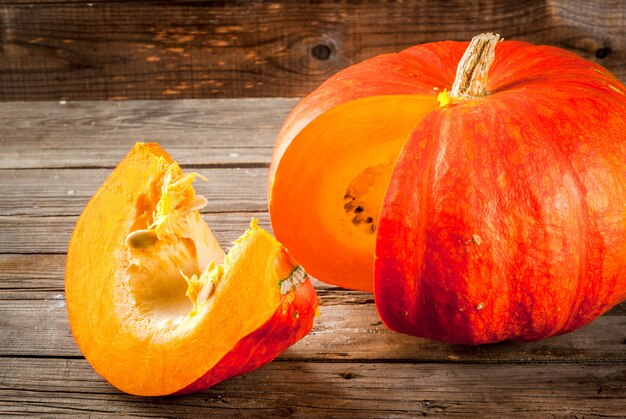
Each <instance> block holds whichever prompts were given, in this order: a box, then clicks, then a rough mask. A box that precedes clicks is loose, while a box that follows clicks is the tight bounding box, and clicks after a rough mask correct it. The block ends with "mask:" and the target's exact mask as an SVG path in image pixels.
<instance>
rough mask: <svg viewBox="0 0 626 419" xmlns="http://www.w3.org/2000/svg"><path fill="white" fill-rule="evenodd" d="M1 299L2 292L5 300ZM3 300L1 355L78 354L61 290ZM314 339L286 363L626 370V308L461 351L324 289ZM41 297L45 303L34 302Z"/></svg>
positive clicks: (363, 301)
mask: <svg viewBox="0 0 626 419" xmlns="http://www.w3.org/2000/svg"><path fill="white" fill-rule="evenodd" d="M2 295H3V293H1V292H0V297H1V296H2ZM20 295H21V297H20V299H17V298H15V294H12V295H11V296H10V297H9V299H0V324H1V325H2V327H1V328H0V342H3V345H2V347H0V356H49V357H55V356H56V357H58V356H80V355H81V354H80V352H79V350H78V348H77V347H76V344H75V342H74V340H73V339H72V337H71V333H70V331H69V324H68V320H67V313H66V308H65V300H64V296H63V293H62V292H47V293H44V292H38V293H36V294H34V295H31V294H29V293H26V292H22V293H20ZM319 296H320V304H321V307H320V317H319V318H318V319H316V322H315V326H314V329H313V331H312V333H311V334H310V335H309V336H307V337H306V338H304V339H303V340H302V341H301V342H299V343H298V344H297V345H295V346H294V347H293V348H292V349H290V350H288V351H287V352H285V353H284V354H283V355H281V358H282V359H289V360H300V361H302V360H309V361H310V360H314V361H316V362H321V361H328V360H337V361H348V360H349V361H352V362H356V361H365V360H368V361H376V362H378V361H382V360H385V361H407V360H410V361H419V362H442V361H445V362H461V363H464V362H478V363H494V362H517V363H528V362H531V363H532V362H551V363H554V362H595V363H606V364H611V363H613V364H626V346H625V345H626V343H625V342H626V333H625V332H624V331H625V330H626V314H625V313H624V309H626V303H624V304H622V306H623V307H621V309H620V312H621V314H620V312H616V313H613V314H614V315H606V316H602V317H600V318H598V319H596V320H595V321H594V322H593V323H592V324H591V325H589V326H586V327H584V328H582V329H580V330H578V331H576V332H574V333H570V334H567V335H563V336H557V337H553V338H550V339H547V340H543V341H539V342H532V343H514V342H507V343H501V344H497V345H484V346H480V347H476V346H460V345H447V344H442V343H438V342H432V341H428V340H426V339H418V338H414V337H412V336H407V335H401V334H399V333H395V332H392V331H390V330H389V329H387V328H386V327H385V326H384V325H383V324H382V322H381V321H380V318H379V317H378V314H377V312H376V307H375V306H374V304H373V296H372V295H371V294H366V293H360V292H354V291H344V290H341V289H325V290H321V292H320V293H319ZM32 298H41V299H32Z"/></svg>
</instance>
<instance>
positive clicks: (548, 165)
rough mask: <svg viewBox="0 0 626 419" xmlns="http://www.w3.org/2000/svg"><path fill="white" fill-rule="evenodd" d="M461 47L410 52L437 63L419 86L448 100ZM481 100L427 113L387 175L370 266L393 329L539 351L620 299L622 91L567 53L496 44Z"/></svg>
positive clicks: (625, 175) (624, 189) (625, 118)
mask: <svg viewBox="0 0 626 419" xmlns="http://www.w3.org/2000/svg"><path fill="white" fill-rule="evenodd" d="M433 45H434V46H433ZM466 46H467V43H463V44H457V43H440V44H432V45H431V46H427V47H423V48H422V49H419V50H418V49H414V50H413V51H416V52H419V53H420V54H428V53H429V51H430V50H431V49H432V48H436V49H437V52H438V56H439V57H441V56H443V57H446V58H445V59H444V60H442V61H439V60H438V59H434V60H433V62H432V65H428V66H427V67H425V68H419V69H415V71H416V72H417V73H418V74H417V76H416V77H418V78H419V77H420V74H421V73H424V74H425V75H426V76H428V77H430V75H432V74H437V75H438V76H439V77H440V79H439V80H437V81H435V83H437V84H438V85H444V86H448V88H449V87H450V86H451V85H452V82H453V78H454V76H453V73H454V69H455V68H456V65H457V63H458V62H459V60H460V58H461V55H462V52H463V50H464V49H465V48H466ZM418 48H419V47H418ZM383 77H384V75H383ZM371 82H372V83H374V84H375V83H376V81H375V80H373V81H371ZM487 90H488V92H489V94H488V95H487V96H484V97H480V98H472V99H462V100H459V101H457V102H453V103H450V104H449V105H447V106H443V107H441V108H439V109H437V110H435V111H433V112H431V113H430V114H428V115H427V116H426V117H425V118H424V119H423V120H422V121H421V122H420V123H419V124H418V125H417V126H416V127H415V128H414V130H413V131H412V133H411V135H410V137H409V139H408V141H407V143H406V144H405V146H404V148H403V150H402V152H401V154H400V156H399V158H398V161H397V163H396V165H395V168H394V171H393V173H392V176H391V181H390V184H389V187H388V189H387V193H386V197H385V200H384V203H383V207H382V211H381V215H380V222H379V227H378V231H377V239H376V261H375V295H376V305H377V308H378V311H379V314H380V316H381V318H382V320H383V321H384V323H385V324H386V325H387V326H388V327H390V328H391V329H393V330H396V331H399V332H402V333H407V334H411V335H414V336H420V337H426V338H429V339H435V340H439V341H445V342H451V343H458V344H482V343H489V342H497V341H502V340H523V341H526V340H537V339H541V338H545V337H548V336H552V335H557V334H561V333H566V332H569V331H573V330H575V329H577V328H579V327H581V326H583V325H585V324H587V323H589V322H591V321H592V320H593V319H595V318H596V317H597V316H599V315H601V314H602V313H604V312H606V311H607V310H609V309H610V308H611V307H613V306H615V305H616V304H618V303H620V302H621V301H623V300H624V299H625V298H626V206H625V204H624V202H626V106H625V104H626V94H625V91H626V88H625V87H624V86H623V85H622V84H621V83H620V82H619V81H617V80H616V79H615V78H614V77H613V76H612V75H611V74H610V73H609V72H608V71H606V70H605V69H603V68H602V67H600V66H597V65H595V64H593V63H591V62H588V61H586V60H583V59H582V58H579V57H577V56H575V55H574V54H571V53H568V52H565V51H562V50H560V49H557V48H552V47H545V46H531V45H528V44H525V43H520V42H501V43H499V44H498V45H497V47H496V53H495V61H494V63H493V66H492V67H491V71H490V73H489V79H488V85H487Z"/></svg>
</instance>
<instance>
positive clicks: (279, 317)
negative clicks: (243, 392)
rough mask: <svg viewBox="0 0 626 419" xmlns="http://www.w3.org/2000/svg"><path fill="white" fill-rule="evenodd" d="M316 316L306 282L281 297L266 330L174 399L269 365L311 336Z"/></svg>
mask: <svg viewBox="0 0 626 419" xmlns="http://www.w3.org/2000/svg"><path fill="white" fill-rule="evenodd" d="M316 313H317V294H316V293H315V288H313V285H312V284H311V281H310V280H309V279H308V278H307V279H306V280H305V281H304V282H303V283H302V284H300V285H299V286H298V287H297V288H296V289H295V290H293V291H292V292H290V293H288V294H286V295H284V296H283V297H282V300H281V304H280V306H279V307H278V309H277V310H276V312H275V313H274V315H273V316H272V318H270V319H269V320H268V321H267V322H266V323H265V324H264V325H263V326H261V327H260V328H258V329H257V330H255V331H254V332H252V333H251V334H249V335H248V336H246V337H245V338H243V339H241V340H240V341H239V342H238V343H237V345H236V346H235V347H234V348H233V349H231V350H230V352H228V354H226V356H224V358H222V359H221V360H220V361H219V362H218V363H217V364H216V365H215V366H214V367H213V368H211V370H209V371H207V373H206V374H205V375H203V376H202V377H200V378H198V379H197V380H196V381H195V382H193V383H192V384H190V385H189V386H187V387H185V388H184V389H182V390H180V391H178V392H176V393H174V395H176V394H187V393H194V392H196V391H202V390H206V389H207V388H209V387H212V386H214V385H215V384H218V383H220V382H222V381H225V380H227V379H229V378H233V377H237V376H240V375H244V374H247V373H249V372H251V371H254V370H255V369H257V368H260V367H262V366H263V365H265V364H267V363H269V362H270V361H272V360H273V359H274V358H276V357H277V356H278V355H280V354H281V353H283V352H285V350H287V348H289V347H290V346H291V345H293V344H294V343H296V342H297V341H299V340H300V339H302V338H303V337H305V336H306V335H308V334H309V333H310V332H311V329H312V328H313V320H314V319H315V316H316Z"/></svg>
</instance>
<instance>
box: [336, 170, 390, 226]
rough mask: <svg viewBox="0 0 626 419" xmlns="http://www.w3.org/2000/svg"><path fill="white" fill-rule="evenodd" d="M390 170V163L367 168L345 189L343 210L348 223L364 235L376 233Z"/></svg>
mask: <svg viewBox="0 0 626 419" xmlns="http://www.w3.org/2000/svg"><path fill="white" fill-rule="evenodd" d="M391 169H392V163H391V162H388V163H383V164H379V165H376V166H371V167H368V168H366V169H365V170H363V171H362V172H361V173H360V174H359V175H358V176H357V177H355V178H354V179H353V180H352V181H351V182H350V183H349V184H348V187H347V188H346V192H345V195H344V196H343V210H344V212H345V213H346V216H347V217H348V219H349V220H350V222H351V223H352V224H353V225H354V226H355V227H356V228H358V229H359V230H360V231H362V232H364V233H366V234H374V233H375V232H376V227H377V225H378V217H379V216H380V206H381V204H382V201H383V198H384V196H385V191H386V189H387V183H388V182H389V177H390V176H391Z"/></svg>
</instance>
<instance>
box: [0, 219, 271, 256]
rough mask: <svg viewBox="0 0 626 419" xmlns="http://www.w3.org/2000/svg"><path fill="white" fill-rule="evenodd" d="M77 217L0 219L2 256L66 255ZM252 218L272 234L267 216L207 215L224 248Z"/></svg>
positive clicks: (239, 234) (0, 252)
mask: <svg viewBox="0 0 626 419" xmlns="http://www.w3.org/2000/svg"><path fill="white" fill-rule="evenodd" d="M77 218H78V217H77V216H58V217H57V216H51V217H29V216H4V217H0V231H1V232H2V240H0V254H2V253H11V254H31V253H35V254H37V253H65V252H66V251H67V245H68V244H69V240H70V236H71V235H72V231H73V230H74V225H75V224H76V219H77ZM252 218H257V219H259V221H260V222H259V225H261V226H262V227H263V228H265V229H267V230H268V231H270V232H271V231H272V230H271V226H270V223H269V215H268V214H267V212H254V213H248V212H242V213H220V214H205V215H204V219H205V220H206V221H207V222H208V223H209V226H210V227H211V230H213V233H215V237H216V238H217V240H218V241H219V243H220V245H222V246H223V247H225V248H228V247H230V245H231V243H232V242H233V241H234V240H235V239H237V238H238V237H239V236H241V235H242V234H243V232H244V231H245V230H246V229H247V228H248V226H249V225H250V220H251V219H252Z"/></svg>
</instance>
